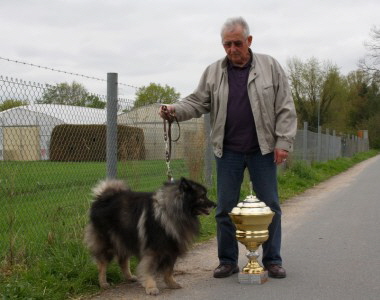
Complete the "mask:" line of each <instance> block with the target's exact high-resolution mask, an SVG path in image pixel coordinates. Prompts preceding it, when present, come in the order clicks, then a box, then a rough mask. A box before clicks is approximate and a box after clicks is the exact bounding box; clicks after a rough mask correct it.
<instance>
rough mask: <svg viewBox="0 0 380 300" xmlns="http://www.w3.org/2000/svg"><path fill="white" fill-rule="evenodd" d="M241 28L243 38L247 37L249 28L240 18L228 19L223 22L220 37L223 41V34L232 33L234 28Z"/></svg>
mask: <svg viewBox="0 0 380 300" xmlns="http://www.w3.org/2000/svg"><path fill="white" fill-rule="evenodd" d="M239 25H240V26H241V27H242V28H243V34H244V38H247V37H248V36H249V34H250V33H249V26H248V23H247V22H246V21H245V20H244V19H243V18H242V17H235V18H229V19H227V21H226V22H224V24H223V26H222V30H221V32H220V35H221V37H222V40H223V36H224V33H225V32H227V31H233V30H234V29H235V27H236V26H239Z"/></svg>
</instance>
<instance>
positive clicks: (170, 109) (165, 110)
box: [158, 105, 175, 122]
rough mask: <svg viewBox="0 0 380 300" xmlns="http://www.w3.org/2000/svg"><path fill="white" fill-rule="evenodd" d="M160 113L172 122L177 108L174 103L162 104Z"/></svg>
mask: <svg viewBox="0 0 380 300" xmlns="http://www.w3.org/2000/svg"><path fill="white" fill-rule="evenodd" d="M158 114H159V115H160V117H161V118H163V119H165V120H168V121H169V122H172V121H173V120H174V117H175V108H174V106H173V105H161V106H160V108H159V110H158Z"/></svg>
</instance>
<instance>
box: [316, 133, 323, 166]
mask: <svg viewBox="0 0 380 300" xmlns="http://www.w3.org/2000/svg"><path fill="white" fill-rule="evenodd" d="M321 151H322V126H318V136H317V161H318V162H320V161H321Z"/></svg>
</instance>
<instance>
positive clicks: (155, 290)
mask: <svg viewBox="0 0 380 300" xmlns="http://www.w3.org/2000/svg"><path fill="white" fill-rule="evenodd" d="M145 292H146V294H147V295H153V296H156V295H158V294H159V293H160V290H159V289H158V288H157V287H149V288H148V287H147V288H145Z"/></svg>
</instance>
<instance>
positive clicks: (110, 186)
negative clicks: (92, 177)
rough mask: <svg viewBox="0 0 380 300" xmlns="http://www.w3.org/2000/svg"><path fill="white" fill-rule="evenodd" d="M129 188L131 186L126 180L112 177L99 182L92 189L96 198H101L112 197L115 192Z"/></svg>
mask: <svg viewBox="0 0 380 300" xmlns="http://www.w3.org/2000/svg"><path fill="white" fill-rule="evenodd" d="M128 190H129V188H128V187H127V186H126V184H125V183H124V181H121V180H115V179H111V180H103V181H101V182H99V183H98V184H97V185H96V186H95V187H94V188H93V189H92V193H93V195H94V200H100V199H105V198H109V197H112V196H113V195H115V194H118V193H120V192H124V191H128Z"/></svg>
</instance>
